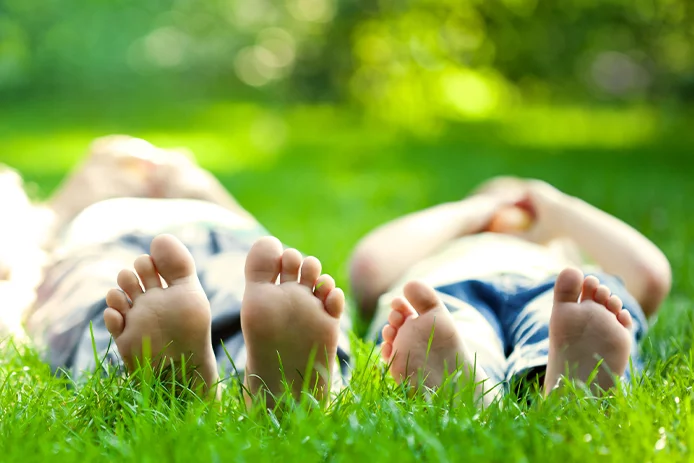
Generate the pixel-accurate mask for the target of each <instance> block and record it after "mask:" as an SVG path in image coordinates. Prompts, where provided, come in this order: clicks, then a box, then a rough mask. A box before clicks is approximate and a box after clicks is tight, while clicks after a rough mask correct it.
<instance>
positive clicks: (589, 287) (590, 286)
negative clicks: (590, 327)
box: [581, 275, 600, 302]
mask: <svg viewBox="0 0 694 463" xmlns="http://www.w3.org/2000/svg"><path fill="white" fill-rule="evenodd" d="M598 286H600V280H598V279H597V278H595V277H594V276H592V275H591V276H589V277H586V279H585V280H584V281H583V290H582V291H581V302H583V301H586V300H592V299H593V297H594V296H595V291H597V289H598Z"/></svg>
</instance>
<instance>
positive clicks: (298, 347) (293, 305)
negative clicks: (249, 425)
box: [241, 237, 345, 405]
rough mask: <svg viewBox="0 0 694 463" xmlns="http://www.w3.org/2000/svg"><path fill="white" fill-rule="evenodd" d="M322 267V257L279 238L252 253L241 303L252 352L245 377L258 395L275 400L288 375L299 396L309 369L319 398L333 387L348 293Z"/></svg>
mask: <svg viewBox="0 0 694 463" xmlns="http://www.w3.org/2000/svg"><path fill="white" fill-rule="evenodd" d="M302 261H303V262H302ZM320 271H321V264H320V262H319V261H318V259H316V258H315V257H308V258H306V259H302V257H301V254H299V252H298V251H296V250H295V249H288V250H286V251H284V252H283V251H282V245H281V244H280V242H279V241H278V240H277V239H275V238H269V237H267V238H261V239H260V240H258V241H257V242H256V243H255V244H254V245H253V247H252V248H251V250H250V252H249V253H248V257H247V259H246V291H245V294H244V297H243V305H242V307H241V327H242V329H243V335H244V338H245V340H246V349H247V352H248V360H247V363H246V380H245V382H246V387H247V388H248V390H249V391H250V393H251V394H252V395H254V396H255V395H256V394H258V393H263V392H266V391H267V392H270V394H271V395H268V396H267V403H268V404H269V405H272V404H273V403H274V398H273V397H277V396H279V395H281V394H282V393H283V392H284V386H283V375H284V378H285V379H286V381H287V384H289V385H290V387H291V389H292V393H293V394H294V397H296V398H298V397H299V395H300V394H301V390H302V386H303V384H304V377H305V375H306V373H309V374H310V375H311V377H310V378H307V381H306V382H307V383H308V386H309V388H311V389H312V388H314V387H316V390H317V392H318V396H319V397H318V398H320V397H321V396H325V395H327V393H328V391H329V388H330V381H331V375H332V373H333V371H334V366H335V356H336V354H337V340H338V335H339V330H340V315H341V314H342V311H343V309H344V304H345V297H344V294H343V292H342V290H341V289H337V288H335V281H334V280H333V279H332V277H330V276H329V275H322V276H320V277H319V275H320ZM299 272H301V276H299ZM278 276H279V284H277V277H278ZM311 355H314V360H313V364H312V365H313V371H312V372H309V371H307V369H308V368H309V366H310V365H309V361H310V358H311ZM280 362H281V364H280ZM250 399H251V398H250V397H247V400H250Z"/></svg>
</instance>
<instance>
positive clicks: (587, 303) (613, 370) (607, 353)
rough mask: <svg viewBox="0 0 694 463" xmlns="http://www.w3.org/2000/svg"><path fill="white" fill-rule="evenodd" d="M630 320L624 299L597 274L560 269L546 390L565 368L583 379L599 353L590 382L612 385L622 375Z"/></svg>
mask: <svg viewBox="0 0 694 463" xmlns="http://www.w3.org/2000/svg"><path fill="white" fill-rule="evenodd" d="M579 296H580V298H581V299H580V302H579ZM631 326H632V321H631V315H630V314H629V312H627V311H626V310H623V309H622V301H621V300H620V299H619V297H617V296H611V295H610V290H609V288H607V287H606V286H603V285H600V282H599V281H598V279H597V278H595V277H592V276H590V277H587V278H585V279H584V278H583V273H581V271H580V270H577V269H574V268H567V269H565V270H564V271H562V272H561V273H560V274H559V277H557V282H556V284H555V286H554V307H553V309H552V317H551V319H550V324H549V361H548V365H547V374H546V377H545V393H546V394H548V393H550V392H551V391H552V389H553V388H555V387H556V386H557V384H558V382H559V379H560V377H561V375H563V374H565V373H567V372H568V376H569V378H571V379H576V380H579V381H582V382H586V381H587V380H588V379H589V377H590V375H591V374H592V373H593V371H594V370H595V367H596V366H597V365H598V362H599V361H600V359H602V361H603V363H602V364H601V366H600V368H599V370H598V374H597V376H596V378H595V380H594V383H593V385H595V386H598V387H599V388H600V389H608V388H610V387H612V386H613V385H614V377H615V376H622V375H623V374H624V373H625V371H626V368H627V365H628V362H629V353H630V350H631V335H630V333H629V330H630V329H631Z"/></svg>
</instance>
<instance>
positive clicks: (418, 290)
mask: <svg viewBox="0 0 694 463" xmlns="http://www.w3.org/2000/svg"><path fill="white" fill-rule="evenodd" d="M404 294H405V298H401V297H398V298H395V299H394V300H393V302H392V311H391V313H390V316H389V317H388V323H389V324H388V325H386V327H385V328H383V340H384V342H383V344H382V346H381V353H382V355H383V358H384V359H385V360H386V361H387V362H390V364H391V365H390V372H391V374H392V376H393V378H394V379H395V381H397V382H398V383H402V382H403V381H409V382H412V381H413V377H414V378H415V380H419V381H422V382H423V384H424V385H425V386H427V387H429V388H436V387H439V386H441V385H442V384H443V382H444V380H445V376H446V374H447V373H448V374H455V373H460V374H463V375H465V377H466V379H467V380H470V373H471V370H472V368H474V367H475V359H474V356H473V355H472V354H471V353H470V352H469V351H468V350H467V349H466V347H465V343H464V341H463V339H462V338H461V336H460V334H459V333H458V330H457V328H456V326H455V322H454V320H453V317H452V316H451V314H450V312H449V311H448V309H447V308H446V307H445V306H444V304H443V302H441V300H440V299H439V298H438V296H437V295H436V293H435V292H434V289H433V288H431V286H429V285H426V284H424V283H421V282H419V281H411V282H409V283H408V284H407V285H405V288H404ZM474 375H475V376H474V378H473V379H474V381H475V384H476V387H475V389H476V394H477V398H478V399H479V398H480V397H482V396H483V401H484V404H485V405H487V404H489V403H491V401H492V400H493V397H492V394H484V392H485V387H486V388H487V389H490V388H491V387H492V386H493V385H490V384H484V383H485V382H488V378H487V375H486V373H485V372H484V371H483V370H482V369H481V368H479V367H477V368H476V371H475V372H474Z"/></svg>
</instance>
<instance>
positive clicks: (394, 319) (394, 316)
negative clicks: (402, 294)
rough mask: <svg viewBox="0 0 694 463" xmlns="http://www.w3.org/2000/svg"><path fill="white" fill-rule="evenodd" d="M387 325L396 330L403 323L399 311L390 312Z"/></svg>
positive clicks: (402, 316) (403, 320)
mask: <svg viewBox="0 0 694 463" xmlns="http://www.w3.org/2000/svg"><path fill="white" fill-rule="evenodd" d="M388 323H389V324H390V326H392V327H393V328H395V329H398V328H400V327H401V326H402V324H403V323H405V316H404V315H403V314H402V312H400V311H397V310H391V311H390V315H388Z"/></svg>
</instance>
